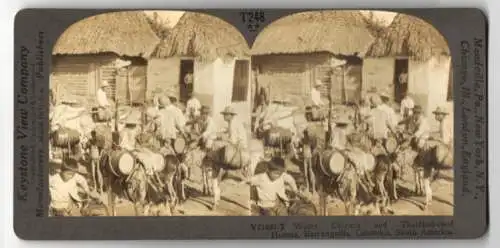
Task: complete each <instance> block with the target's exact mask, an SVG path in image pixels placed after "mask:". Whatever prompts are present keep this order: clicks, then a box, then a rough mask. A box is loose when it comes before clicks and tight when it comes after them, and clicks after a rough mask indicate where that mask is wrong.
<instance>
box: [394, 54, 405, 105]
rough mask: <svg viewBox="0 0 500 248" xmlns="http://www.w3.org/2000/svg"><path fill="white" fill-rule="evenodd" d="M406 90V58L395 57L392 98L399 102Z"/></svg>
mask: <svg viewBox="0 0 500 248" xmlns="http://www.w3.org/2000/svg"><path fill="white" fill-rule="evenodd" d="M407 91H408V59H407V58H404V59H396V62H395V65H394V100H395V101H396V102H397V103H400V102H401V100H403V98H404V95H405V93H406V92H407Z"/></svg>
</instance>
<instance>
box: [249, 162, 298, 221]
mask: <svg viewBox="0 0 500 248" xmlns="http://www.w3.org/2000/svg"><path fill="white" fill-rule="evenodd" d="M242 183H248V184H250V185H251V186H252V187H254V188H255V190H256V193H257V199H254V200H256V203H255V204H252V212H253V214H254V215H260V216H284V215H287V207H288V204H289V203H288V202H289V200H288V196H287V194H286V189H287V186H288V187H289V188H290V190H291V191H292V192H294V193H297V194H298V193H299V192H298V188H297V184H296V183H295V180H294V179H293V177H292V176H290V174H288V173H286V170H285V160H284V159H283V158H281V157H273V158H271V160H270V161H268V162H267V170H266V172H264V173H259V174H257V175H254V176H253V177H252V178H250V179H249V180H248V181H244V182H242ZM280 203H283V204H280Z"/></svg>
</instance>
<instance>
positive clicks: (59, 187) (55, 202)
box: [49, 157, 99, 216]
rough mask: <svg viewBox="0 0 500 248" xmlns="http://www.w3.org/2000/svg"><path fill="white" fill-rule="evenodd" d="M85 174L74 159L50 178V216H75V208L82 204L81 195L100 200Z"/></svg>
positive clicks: (64, 164) (68, 160) (69, 159)
mask: <svg viewBox="0 0 500 248" xmlns="http://www.w3.org/2000/svg"><path fill="white" fill-rule="evenodd" d="M81 174H85V173H84V171H83V170H82V169H81V167H80V166H79V164H78V161H77V160H76V159H74V158H71V157H70V158H66V159H65V160H64V161H63V164H62V166H61V170H60V172H59V173H57V174H54V175H50V176H49V194H50V206H49V215H50V216H71V215H74V213H73V211H72V210H73V208H74V206H75V203H76V202H81V201H82V199H81V197H80V193H84V194H86V195H87V196H89V197H92V198H97V199H99V195H98V194H97V193H96V192H93V191H91V190H90V188H89V186H88V184H87V181H86V179H85V178H84V177H83V176H82V175H81Z"/></svg>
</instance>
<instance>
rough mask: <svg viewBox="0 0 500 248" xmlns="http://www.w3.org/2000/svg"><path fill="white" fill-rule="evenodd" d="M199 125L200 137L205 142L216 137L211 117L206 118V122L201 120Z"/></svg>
mask: <svg viewBox="0 0 500 248" xmlns="http://www.w3.org/2000/svg"><path fill="white" fill-rule="evenodd" d="M200 125H201V131H202V134H201V136H202V137H203V139H204V140H205V141H207V140H209V139H215V137H216V135H217V129H216V128H215V123H214V121H213V119H212V117H210V116H208V117H207V119H206V120H204V121H203V120H201V121H200Z"/></svg>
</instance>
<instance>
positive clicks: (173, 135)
mask: <svg viewBox="0 0 500 248" xmlns="http://www.w3.org/2000/svg"><path fill="white" fill-rule="evenodd" d="M159 107H160V112H159V115H160V117H159V123H160V138H161V139H162V143H163V145H164V146H169V147H170V146H172V144H173V142H174V140H175V139H177V135H178V134H180V135H182V136H184V127H185V125H186V122H185V119H184V118H183V116H182V113H181V114H180V115H179V112H178V108H177V107H175V106H173V105H172V103H171V101H170V99H169V98H168V97H166V96H162V97H160V99H159Z"/></svg>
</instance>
